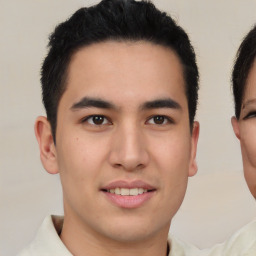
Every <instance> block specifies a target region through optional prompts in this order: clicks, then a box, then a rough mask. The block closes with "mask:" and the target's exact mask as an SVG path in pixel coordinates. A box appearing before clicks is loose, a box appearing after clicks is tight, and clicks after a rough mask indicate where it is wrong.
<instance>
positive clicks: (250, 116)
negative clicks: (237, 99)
mask: <svg viewBox="0 0 256 256" xmlns="http://www.w3.org/2000/svg"><path fill="white" fill-rule="evenodd" d="M253 117H256V111H251V112H249V113H248V114H247V115H246V116H245V117H244V118H243V119H244V120H246V119H249V118H253Z"/></svg>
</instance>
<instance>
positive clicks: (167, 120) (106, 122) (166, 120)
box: [81, 115, 174, 126]
mask: <svg viewBox="0 0 256 256" xmlns="http://www.w3.org/2000/svg"><path fill="white" fill-rule="evenodd" d="M94 118H100V119H104V120H103V122H102V123H98V124H96V123H95V120H93V119H94ZM156 118H160V121H161V118H163V119H164V120H163V123H157V120H156ZM90 119H91V120H92V121H91V122H89V120H90ZM150 120H154V123H150ZM81 123H88V124H90V125H95V126H102V125H111V124H112V122H111V121H110V119H109V118H108V117H106V116H104V115H90V116H87V117H85V118H83V119H82V120H81ZM146 124H150V125H158V126H161V125H166V124H174V121H173V119H171V118H170V117H168V116H165V115H153V116H151V117H149V118H148V119H147V120H146Z"/></svg>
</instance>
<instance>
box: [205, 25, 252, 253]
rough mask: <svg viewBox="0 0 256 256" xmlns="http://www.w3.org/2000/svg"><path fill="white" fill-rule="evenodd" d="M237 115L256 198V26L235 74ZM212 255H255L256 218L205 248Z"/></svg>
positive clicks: (234, 123)
mask: <svg viewBox="0 0 256 256" xmlns="http://www.w3.org/2000/svg"><path fill="white" fill-rule="evenodd" d="M232 89H233V94H234V103H235V116H234V117H232V119H231V122H232V126H233V130H234V133H235V135H236V137H237V138H238V139H239V140H240V145H241V152H242V159H243V169H244V176H245V180H246V182H247V184H248V187H249V190H250V192H251V194H252V195H253V196H254V198H256V26H254V28H253V29H252V30H251V31H250V32H249V33H248V34H247V35H246V37H245V38H244V40H243V42H242V43H241V45H240V47H239V49H238V52H237V57H236V61H235V64H234V68H233V73H232ZM204 255H209V256H221V255H223V256H255V255H256V218H255V219H254V220H253V221H252V222H250V223H249V224H247V225H246V226H244V227H243V228H241V229H240V230H238V231H237V232H236V233H235V234H234V235H233V236H232V237H231V238H230V239H229V240H228V241H227V242H225V243H223V244H219V245H216V246H215V247H214V248H212V249H210V250H204Z"/></svg>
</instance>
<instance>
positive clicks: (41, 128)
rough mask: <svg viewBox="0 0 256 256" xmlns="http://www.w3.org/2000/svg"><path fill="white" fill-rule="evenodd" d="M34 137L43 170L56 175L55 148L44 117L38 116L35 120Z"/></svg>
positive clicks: (47, 122) (48, 124) (49, 126)
mask: <svg viewBox="0 0 256 256" xmlns="http://www.w3.org/2000/svg"><path fill="white" fill-rule="evenodd" d="M35 135H36V139H37V142H38V145H39V150H40V158H41V162H42V164H43V166H44V168H45V170H46V171H47V172H48V173H50V174H56V173H58V172H59V170H58V162H57V154H56V148H55V144H54V141H53V137H52V131H51V125H50V123H49V121H48V120H47V118H46V117H44V116H39V117H38V118H37V119H36V122H35Z"/></svg>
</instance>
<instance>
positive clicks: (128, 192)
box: [102, 188, 155, 196]
mask: <svg viewBox="0 0 256 256" xmlns="http://www.w3.org/2000/svg"><path fill="white" fill-rule="evenodd" d="M102 191H103V192H107V193H110V194H115V195H120V196H138V195H142V194H144V193H148V192H153V191H155V190H154V189H144V188H112V189H103V190H102Z"/></svg>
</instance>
